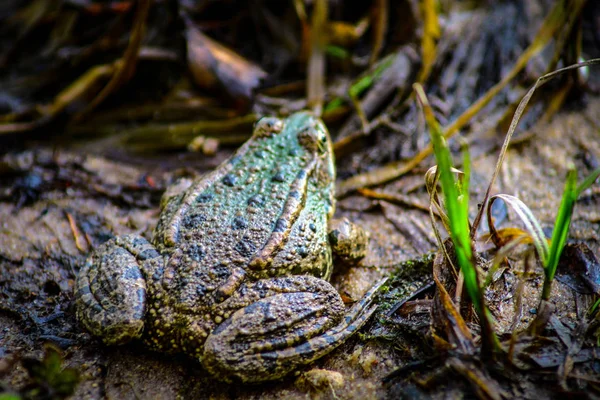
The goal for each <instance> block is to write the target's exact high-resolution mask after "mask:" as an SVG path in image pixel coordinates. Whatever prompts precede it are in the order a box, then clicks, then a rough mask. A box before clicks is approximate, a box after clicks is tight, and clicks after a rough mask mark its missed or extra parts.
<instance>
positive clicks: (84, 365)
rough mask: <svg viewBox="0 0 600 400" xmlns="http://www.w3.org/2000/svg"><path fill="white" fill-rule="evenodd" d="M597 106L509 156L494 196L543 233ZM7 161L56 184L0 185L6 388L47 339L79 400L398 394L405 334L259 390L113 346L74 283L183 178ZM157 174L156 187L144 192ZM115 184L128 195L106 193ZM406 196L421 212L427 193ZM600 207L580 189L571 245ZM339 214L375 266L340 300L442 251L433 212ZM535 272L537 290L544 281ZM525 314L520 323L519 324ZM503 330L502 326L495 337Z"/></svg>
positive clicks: (596, 151) (61, 162) (76, 163)
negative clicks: (355, 226) (394, 377)
mask: <svg viewBox="0 0 600 400" xmlns="http://www.w3.org/2000/svg"><path fill="white" fill-rule="evenodd" d="M599 109H600V99H599V98H589V99H588V100H587V101H586V104H583V105H582V106H581V107H580V108H578V109H576V110H571V111H566V112H562V113H560V114H558V115H557V116H556V117H555V118H554V119H553V120H552V121H551V123H548V124H543V125H539V126H535V127H533V128H532V129H531V130H530V131H529V133H531V134H532V136H531V138H530V139H528V140H527V141H525V142H523V143H520V144H519V145H518V146H514V147H513V148H511V149H510V150H509V153H508V157H507V161H506V164H505V167H504V170H503V173H502V175H501V179H500V180H499V182H498V188H497V189H496V191H497V192H503V193H510V194H515V195H518V196H519V197H520V198H521V199H524V200H525V201H526V202H527V204H529V206H530V207H531V208H532V210H533V212H534V213H535V215H536V216H537V217H538V218H539V220H540V221H542V223H543V224H544V226H545V227H551V226H552V223H553V220H554V217H555V215H554V213H555V210H556V209H557V205H558V203H559V199H560V197H559V196H560V195H561V192H562V184H563V181H564V176H565V173H566V168H565V166H566V165H567V163H568V162H574V163H575V164H576V165H577V166H578V169H579V170H580V171H581V173H582V174H583V173H584V171H585V170H586V169H588V168H589V166H588V164H589V163H591V164H596V163H597V160H598V157H600V144H599V143H600V142H599V141H598V140H597V135H598V127H599V126H600V120H599V119H598V113H597V110H599ZM490 140H498V141H499V138H496V139H490ZM4 160H5V163H6V164H10V165H12V166H13V168H14V167H15V166H16V165H19V163H21V165H25V164H23V163H26V164H27V168H26V169H24V170H27V171H32V170H35V171H37V173H38V174H40V175H44V174H54V177H53V178H54V180H53V182H54V183H53V184H51V185H50V187H48V188H44V190H40V191H39V192H38V193H35V194H34V193H28V190H33V189H31V188H29V189H27V188H22V189H18V188H19V185H23V184H22V182H24V181H26V180H27V179H29V180H31V179H33V178H32V177H31V176H32V173H31V172H29V174H24V173H17V174H16V175H13V176H12V177H5V178H4V179H3V182H2V186H1V187H0V190H2V191H3V192H4V193H9V192H11V191H12V193H11V196H10V198H7V197H5V199H4V201H2V202H1V203H0V221H2V225H1V232H2V234H1V235H0V284H1V286H0V288H1V298H0V300H1V303H0V304H1V312H0V322H1V325H2V326H3V327H4V329H3V330H2V332H1V333H0V335H1V336H0V350H1V352H2V356H3V359H4V360H9V361H8V362H10V363H11V365H12V367H13V369H12V371H11V372H10V373H8V375H7V377H6V378H5V379H6V380H7V381H8V382H9V383H10V385H11V386H12V387H19V386H20V385H21V384H23V382H25V381H26V380H27V374H26V371H25V370H24V369H23V366H22V365H21V364H20V360H21V359H22V357H25V356H27V357H37V358H41V357H42V355H43V344H44V343H45V342H52V343H55V344H57V345H58V346H59V347H61V348H62V349H63V352H64V365H65V366H69V367H74V368H76V369H77V370H78V371H80V372H81V376H82V382H81V383H80V384H79V386H78V387H77V389H76V392H75V395H74V398H98V397H104V396H106V397H108V398H175V397H177V396H182V395H185V397H189V398H243V399H251V398H267V399H269V398H273V399H275V398H306V396H307V395H309V396H310V397H312V398H333V397H338V398H373V397H387V396H389V395H390V394H391V393H393V392H394V387H395V386H394V385H393V384H392V385H384V384H383V383H382V379H383V378H384V377H385V376H386V375H387V374H388V373H390V372H391V371H393V370H394V369H395V368H397V367H398V366H400V365H403V364H404V363H405V362H406V359H407V357H408V359H410V353H411V350H410V348H407V345H406V344H405V343H403V342H402V339H401V337H396V338H394V341H392V342H389V341H384V340H365V338H364V337H363V338H360V337H354V338H352V339H351V340H349V341H348V342H347V343H346V344H344V345H343V346H341V348H339V349H338V350H336V351H334V352H333V353H332V354H331V355H329V356H327V357H325V358H323V359H322V360H319V361H317V362H316V363H315V364H314V365H313V366H312V367H310V368H306V369H304V370H302V371H298V376H292V377H289V378H287V379H285V380H284V381H283V382H278V383H270V384H264V385H260V386H250V387H242V386H235V385H234V386H232V385H228V384H220V383H217V382H215V381H214V379H212V378H210V377H208V376H207V375H206V373H205V372H204V371H203V370H202V368H201V367H200V365H199V364H197V363H196V362H194V361H193V360H189V359H186V358H185V357H171V356H164V355H159V354H154V353H150V352H148V351H147V350H145V349H144V348H143V347H142V346H141V345H139V344H132V345H126V346H122V347H113V348H106V347H105V346H103V345H102V344H100V343H99V341H98V340H96V339H93V338H91V337H90V336H89V335H88V334H87V333H85V332H84V331H83V330H82V327H81V326H80V325H79V324H78V323H77V321H76V320H75V318H74V310H73V282H74V278H75V275H76V273H77V271H78V269H79V268H80V265H81V263H82V261H83V260H84V259H85V257H86V255H87V253H88V252H89V251H90V250H91V249H92V248H94V247H95V246H97V245H98V244H99V243H101V242H103V241H104V240H106V239H107V238H108V237H110V236H112V235H120V234H125V233H131V232H137V233H142V234H145V235H146V236H147V237H149V233H150V232H151V229H152V228H153V226H154V224H155V223H156V219H157V213H158V204H157V200H158V198H159V194H160V191H161V190H162V189H163V188H164V187H165V185H166V184H167V183H169V182H171V181H172V180H173V179H174V175H173V174H172V173H170V172H169V171H157V170H152V171H151V172H150V173H151V175H149V171H148V169H147V168H143V167H139V166H135V165H127V164H124V163H120V162H111V161H108V160H105V159H102V158H98V157H96V156H93V155H86V154H74V153H72V152H70V151H68V150H61V149H54V151H52V152H51V151H50V150H44V149H36V150H31V152H27V153H20V154H12V155H9V156H6V157H5V158H4ZM494 162H495V155H494V152H491V153H490V154H487V155H484V156H480V157H477V158H476V159H475V160H474V176H473V182H474V185H473V187H472V189H473V193H472V197H473V199H477V198H481V196H482V191H483V190H484V188H485V183H486V179H487V177H489V176H490V174H491V172H492V168H493V165H494ZM430 164H431V161H429V162H426V163H424V164H423V165H424V166H427V165H430ZM72 174H78V175H79V176H82V174H85V175H86V178H85V179H86V180H89V181H93V182H94V184H93V185H83V184H81V185H78V184H77V183H75V184H70V185H60V184H59V182H60V179H61V176H62V179H65V180H71V181H73V179H72V177H73V175H72ZM150 176H151V177H152V182H154V183H153V186H152V187H151V186H150V185H148V184H147V182H148V180H149V179H148V177H150ZM67 178H68V179H67ZM419 179H421V178H420V177H419V176H418V175H415V176H407V177H405V178H403V179H402V180H400V181H399V182H396V183H392V184H389V185H388V186H387V187H385V189H384V190H385V191H389V192H394V191H395V190H397V187H398V186H399V185H400V186H402V187H408V186H410V183H413V184H415V185H416V184H417V182H418V180H419ZM45 181H51V180H48V179H45ZM82 182H83V181H82ZM116 187H121V188H122V189H121V191H117V190H113V191H108V190H105V189H106V188H113V189H114V188H116ZM90 188H94V189H95V190H94V191H91V190H90ZM128 189H132V190H133V189H135V190H134V191H135V193H136V196H137V199H136V200H135V201H147V207H131V206H130V204H131V203H128V200H127V199H124V197H123V193H121V192H127V191H128ZM410 196H411V198H413V199H414V200H415V201H421V202H423V204H426V200H427V197H426V194H425V192H424V189H423V187H421V188H418V189H416V190H414V191H411V193H410ZM598 198H599V197H598V187H597V186H594V187H592V188H591V189H589V190H588V191H587V192H586V193H584V195H583V197H582V199H581V200H580V201H579V202H578V204H577V208H576V212H575V215H574V218H573V226H572V230H571V237H572V240H574V241H578V242H584V243H586V244H588V245H589V247H590V248H591V249H592V250H593V252H595V253H596V254H597V252H598V249H599V246H600V239H599V233H600V232H599V231H600V230H599V228H598V226H599V225H598V221H599V218H600V215H599V214H598V210H599V207H598ZM129 201H133V200H131V199H130V200H129ZM472 211H473V212H474V211H475V210H472ZM338 215H344V216H348V217H350V218H352V219H353V220H354V221H357V222H359V223H361V224H362V225H363V226H364V227H366V228H367V229H368V230H369V231H370V232H371V241H370V248H369V255H368V257H367V258H366V259H364V260H363V261H362V263H361V265H360V266H358V267H354V268H351V269H349V270H345V271H343V272H341V273H338V274H337V275H336V276H335V277H334V282H335V283H336V285H337V287H338V289H339V291H340V293H342V294H344V295H345V296H347V297H348V298H350V299H356V298H358V297H359V296H360V295H361V293H363V292H364V291H365V290H366V289H367V288H368V287H369V286H370V285H371V284H372V282H375V281H376V280H377V279H378V278H379V277H380V276H384V275H388V274H390V273H392V272H393V270H394V266H396V265H398V264H399V263H400V262H401V261H405V260H408V259H412V258H417V257H419V256H420V255H422V254H423V253H425V252H428V251H434V250H435V249H436V245H435V239H434V236H433V234H432V233H431V228H430V224H429V220H428V216H427V214H426V213H425V212H423V211H421V210H415V209H411V208H408V207H400V206H396V205H391V204H388V203H385V202H372V201H367V200H366V199H364V198H359V197H349V198H347V199H344V200H342V201H340V202H339V205H338ZM536 274H537V275H536V276H537V277H538V278H535V279H534V280H536V279H537V280H536V282H537V285H539V284H540V283H541V273H540V271H537V272H536ZM534 286H535V285H534ZM562 286H564V285H561V284H560V283H557V284H556V285H555V287H556V291H557V295H556V296H553V301H554V302H555V303H556V304H557V305H558V306H559V307H566V308H568V309H570V310H571V311H570V312H566V313H565V312H562V311H561V312H560V314H561V315H563V316H564V317H565V318H567V319H568V317H569V315H570V316H571V317H572V319H575V314H574V313H575V311H574V310H575V307H573V306H572V303H569V301H571V302H572V301H573V300H572V296H570V295H569V290H566V289H565V288H564V287H562ZM569 296H570V297H569ZM525 298H526V299H530V300H531V301H532V302H533V304H532V305H527V306H525V307H524V309H525V310H529V309H532V308H535V302H536V301H537V299H536V298H535V296H525ZM569 299H570V300H569ZM501 303H502V302H501V301H498V302H497V303H496V305H494V303H492V309H493V312H494V313H495V314H496V317H497V319H498V320H499V321H504V320H507V319H506V318H503V317H502V315H501V314H502V312H504V311H503V308H502V307H501ZM506 312H510V309H509V310H507V311H506ZM530 318H531V315H524V316H523V320H524V322H527V321H528V320H529V319H530ZM373 329H374V324H371V325H370V327H367V328H366V329H365V330H364V332H365V333H367V336H368V332H370V330H373ZM505 329H508V328H506V327H499V331H500V332H502V331H504V330H505ZM515 394H520V395H525V393H518V392H517V393H515Z"/></svg>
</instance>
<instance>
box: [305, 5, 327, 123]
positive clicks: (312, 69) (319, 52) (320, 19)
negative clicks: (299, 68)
mask: <svg viewBox="0 0 600 400" xmlns="http://www.w3.org/2000/svg"><path fill="white" fill-rule="evenodd" d="M327 17H328V4H327V0H317V1H316V2H315V8H314V10H313V13H312V19H311V30H310V50H311V51H310V58H309V60H308V72H307V76H308V87H307V88H306V92H307V93H306V101H307V104H308V107H309V108H311V109H312V110H313V112H314V113H315V114H316V115H317V116H320V115H321V113H322V112H323V100H324V98H325V46H326V45H327V35H326V28H327V20H328V18H327Z"/></svg>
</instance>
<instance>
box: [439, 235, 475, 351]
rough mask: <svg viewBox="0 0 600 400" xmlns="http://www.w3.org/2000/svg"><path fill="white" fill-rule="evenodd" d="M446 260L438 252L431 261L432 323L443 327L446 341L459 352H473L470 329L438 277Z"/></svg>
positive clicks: (473, 345) (444, 267) (445, 267)
mask: <svg viewBox="0 0 600 400" xmlns="http://www.w3.org/2000/svg"><path fill="white" fill-rule="evenodd" d="M442 247H445V246H442ZM447 260H448V258H447V257H446V256H445V255H443V254H442V253H438V255H437V256H436V258H435V261H434V263H433V280H434V281H435V285H436V287H437V289H438V290H437V292H436V299H437V301H434V305H433V309H432V319H433V320H434V322H433V323H434V324H435V323H437V327H438V328H443V331H444V333H445V335H446V337H447V338H448V341H449V342H450V343H451V344H452V345H453V346H455V348H456V349H457V350H458V351H459V352H460V353H461V354H475V349H476V347H475V344H474V342H473V336H472V335H471V331H470V330H469V327H468V326H467V324H466V322H465V320H464V319H463V317H462V315H460V313H459V312H458V310H457V309H456V306H455V305H454V302H453V301H452V298H451V297H450V294H449V293H448V291H447V290H446V288H445V287H444V284H443V283H442V282H441V280H440V278H439V277H440V274H441V270H442V269H448V267H447V266H444V264H445V263H446V262H447Z"/></svg>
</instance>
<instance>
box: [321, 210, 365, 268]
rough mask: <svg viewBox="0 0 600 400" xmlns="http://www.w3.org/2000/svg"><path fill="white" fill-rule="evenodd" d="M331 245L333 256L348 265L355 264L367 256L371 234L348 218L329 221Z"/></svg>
mask: <svg viewBox="0 0 600 400" xmlns="http://www.w3.org/2000/svg"><path fill="white" fill-rule="evenodd" d="M329 243H330V244H331V249H332V250H333V254H334V255H335V256H336V257H337V258H339V259H341V260H342V261H344V262H346V263H350V264H351V263H355V262H357V261H358V260H360V259H361V258H363V257H364V256H365V255H366V254H367V246H368V244H369V234H368V233H367V231H365V230H364V229H363V228H361V227H360V226H358V225H356V224H353V223H352V222H350V220H349V219H348V218H340V219H332V220H330V221H329Z"/></svg>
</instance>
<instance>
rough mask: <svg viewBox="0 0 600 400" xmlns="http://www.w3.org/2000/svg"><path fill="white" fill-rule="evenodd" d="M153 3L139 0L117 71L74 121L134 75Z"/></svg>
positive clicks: (117, 64)
mask: <svg viewBox="0 0 600 400" xmlns="http://www.w3.org/2000/svg"><path fill="white" fill-rule="evenodd" d="M151 3H152V0H139V1H138V6H137V10H136V12H135V16H134V18H133V21H134V23H133V27H132V29H131V36H130V38H129V45H128V46H127V49H126V50H125V54H124V55H123V57H122V58H121V59H120V60H118V61H116V62H115V64H114V65H115V71H114V73H113V75H112V77H111V79H110V81H109V82H108V83H107V84H106V86H104V88H103V89H102V91H101V92H100V93H98V95H97V96H96V97H95V98H94V99H93V100H92V101H91V102H90V104H88V106H87V107H86V108H85V109H84V110H83V111H81V112H80V113H79V114H77V115H76V116H74V117H73V121H74V122H78V121H80V120H81V119H82V118H84V117H85V116H86V115H87V114H89V113H90V112H91V111H92V110H94V109H95V108H96V107H98V106H99V105H100V104H101V103H102V102H103V101H104V100H105V99H106V98H107V97H108V96H109V95H110V94H111V93H113V92H114V91H115V90H117V89H118V88H119V86H121V85H122V84H123V83H125V82H126V81H127V80H129V79H130V78H131V77H132V76H133V73H134V72H135V68H136V65H137V61H138V56H139V51H140V47H141V45H142V39H143V38H144V34H145V32H146V18H147V17H148V12H149V11H150V4H151Z"/></svg>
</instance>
